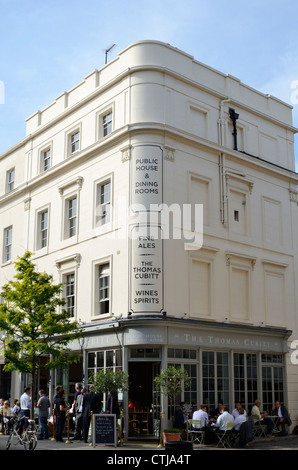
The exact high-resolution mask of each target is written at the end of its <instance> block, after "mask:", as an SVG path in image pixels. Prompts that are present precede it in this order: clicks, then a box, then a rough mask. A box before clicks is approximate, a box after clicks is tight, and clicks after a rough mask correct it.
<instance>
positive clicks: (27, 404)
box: [19, 387, 31, 434]
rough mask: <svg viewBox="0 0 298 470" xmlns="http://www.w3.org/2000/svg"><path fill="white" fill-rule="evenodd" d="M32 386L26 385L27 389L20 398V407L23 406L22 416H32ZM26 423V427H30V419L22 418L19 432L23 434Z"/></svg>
mask: <svg viewBox="0 0 298 470" xmlns="http://www.w3.org/2000/svg"><path fill="white" fill-rule="evenodd" d="M30 393H31V388H30V387H25V391H24V393H23V395H21V398H20V407H21V418H22V417H23V416H25V417H26V418H30V409H31V398H30ZM24 425H25V429H26V428H27V427H28V419H24V420H23V419H22V421H21V422H20V427H19V433H20V434H21V432H22V429H23V426H24Z"/></svg>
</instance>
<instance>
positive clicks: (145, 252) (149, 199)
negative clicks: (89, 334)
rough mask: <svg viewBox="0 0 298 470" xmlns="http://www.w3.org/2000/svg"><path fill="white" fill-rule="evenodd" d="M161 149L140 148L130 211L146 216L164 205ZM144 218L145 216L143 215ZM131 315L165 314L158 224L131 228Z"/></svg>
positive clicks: (134, 160) (133, 173)
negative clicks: (163, 311)
mask: <svg viewBox="0 0 298 470" xmlns="http://www.w3.org/2000/svg"><path fill="white" fill-rule="evenodd" d="M162 160H163V155H162V149H161V148H160V147H158V146H154V145H140V146H137V147H135V148H134V149H133V152H132V160H131V204H132V206H131V208H132V211H133V212H140V213H146V214H147V216H148V217H147V220H148V219H149V220H150V212H151V211H152V206H153V207H154V209H153V212H154V211H156V207H158V206H160V205H161V204H162V166H163V165H162ZM144 216H145V214H144ZM130 238H131V245H130V246H131V253H130V270H131V273H130V311H131V312H133V313H138V314H141V313H144V314H151V313H155V314H156V313H161V312H162V310H163V241H162V239H163V237H162V229H161V227H160V226H159V225H158V224H150V222H149V223H143V224H142V223H138V224H135V225H132V226H131V227H130Z"/></svg>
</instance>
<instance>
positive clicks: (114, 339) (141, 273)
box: [0, 41, 298, 435]
mask: <svg viewBox="0 0 298 470" xmlns="http://www.w3.org/2000/svg"><path fill="white" fill-rule="evenodd" d="M244 79H245V77H244ZM295 133H296V129H295V128H294V127H293V123H292V110H291V107H290V106H289V105H287V104H285V103H283V102H282V101H280V100H279V99H277V98H274V97H272V96H269V95H264V94H262V93H260V92H258V91H257V90H254V89H252V88H250V87H248V86H246V85H245V84H244V83H242V81H240V80H239V79H237V78H235V77H233V76H230V75H226V74H223V73H221V72H219V71H217V70H214V69H212V68H210V67H208V66H207V65H204V64H202V63H200V62H198V61H197V60H195V59H194V58H193V57H192V56H190V55H188V54H187V53H185V52H182V51H180V50H178V49H176V48H174V47H171V46H170V45H168V44H164V43H160V42H156V41H141V42H137V43H134V44H132V45H130V46H129V47H127V48H126V49H125V50H123V51H122V52H121V53H120V54H119V55H118V57H117V58H116V59H115V60H113V61H111V62H110V63H109V64H107V65H105V66H104V67H103V68H101V69H100V70H95V71H94V72H92V73H90V74H89V75H88V76H86V77H85V79H84V80H83V81H82V82H81V83H79V84H78V85H77V86H76V87H74V88H73V89H72V90H70V91H68V92H64V93H62V94H61V95H60V96H58V97H57V99H56V100H55V101H54V102H53V103H51V104H50V105H49V106H48V107H47V108H45V109H43V110H41V111H38V112H36V113H35V114H34V115H33V116H31V117H29V118H28V119H27V132H26V137H25V138H24V139H23V141H21V142H20V143H18V144H16V145H15V146H14V147H13V148H11V149H10V150H8V151H7V152H5V153H3V154H2V155H1V156H0V169H1V172H0V174H1V175H2V178H0V233H1V234H2V238H1V239H0V241H1V243H2V252H1V254H2V264H1V270H0V285H3V284H4V283H5V282H7V280H8V279H11V278H12V276H13V274H14V266H13V264H12V263H13V262H14V261H15V260H16V258H17V256H19V255H22V254H23V253H24V251H25V250H27V249H28V250H30V251H32V252H34V262H35V263H36V264H37V266H38V268H39V269H40V270H46V271H48V272H50V273H52V274H53V275H54V278H55V280H56V281H59V282H60V281H63V282H65V297H66V300H67V307H68V308H69V310H70V311H71V313H72V315H73V317H74V318H75V319H76V320H78V321H79V322H80V323H81V325H82V328H83V330H84V339H83V341H81V342H80V344H77V345H73V348H74V350H76V351H77V352H78V353H80V354H82V360H81V364H80V366H79V367H76V368H73V369H72V370H67V371H62V372H63V373H62V372H61V374H60V373H59V374H58V377H56V378H53V377H52V382H51V384H50V388H51V390H50V392H51V391H52V387H53V386H54V385H55V383H57V381H58V382H61V381H62V382H64V385H65V386H66V385H67V384H68V383H69V386H70V388H69V394H70V396H71V393H72V389H71V387H72V386H73V383H74V382H77V381H81V380H84V381H85V382H87V381H88V380H87V376H88V373H89V372H93V371H94V370H96V368H102V367H123V368H124V370H126V371H128V372H129V375H130V381H131V383H132V385H131V390H130V392H129V393H128V394H125V395H124V397H123V398H124V410H125V411H126V410H127V406H128V400H129V399H132V400H134V401H137V402H138V405H139V408H142V410H143V412H145V410H146V412H147V409H148V410H149V431H148V432H149V435H150V434H153V432H154V429H153V422H154V419H156V418H158V417H159V412H160V410H163V411H165V409H166V399H165V398H163V399H162V402H161V408H160V404H159V399H158V398H157V397H156V394H155V393H154V390H153V378H154V376H155V375H156V374H157V373H158V372H159V370H160V369H161V368H164V367H166V366H167V365H168V364H178V365H181V366H182V367H184V368H186V369H187V371H188V373H189V375H190V376H191V377H192V379H193V380H192V385H191V387H190V389H189V390H185V392H184V393H183V395H182V397H181V399H182V400H183V401H185V402H187V403H189V404H191V405H192V406H193V407H198V406H199V405H200V404H201V403H203V402H206V403H208V406H209V407H210V409H211V408H213V407H215V406H216V405H217V402H218V401H219V400H222V401H223V402H224V403H225V404H227V405H229V406H230V408H232V407H234V402H235V400H241V401H242V403H243V406H244V407H245V408H246V409H248V410H249V409H250V408H251V406H252V404H253V402H254V400H255V399H257V398H259V399H260V400H261V401H262V406H263V409H271V407H272V403H274V401H275V400H276V399H279V400H281V401H283V402H285V404H286V405H287V407H288V408H289V412H290V414H291V418H292V420H293V423H294V424H295V422H296V421H297V420H298V398H297V384H298V366H297V365H295V363H294V362H295V361H293V354H294V352H295V349H291V346H293V344H292V343H293V341H295V340H296V339H298V338H297V335H298V331H297V297H296V292H297V282H298V276H297V274H298V270H297V268H298V264H297V260H298V253H297V234H298V207H297V191H296V188H297V184H298V175H297V173H296V172H295V161H294V134H295ZM199 204H202V205H203V225H202V227H201V224H200V214H201V212H200V208H199V206H196V205H199ZM190 207H191V208H192V210H191V213H190V212H189V208H190ZM201 228H203V236H202V234H201ZM2 375H3V374H2ZM11 379H12V380H11V382H10V377H5V374H4V375H3V377H2V384H5V383H7V384H9V385H7V387H8V388H7V390H8V389H9V387H11V392H10V393H11V398H15V395H16V394H17V393H18V391H19V385H20V384H19V381H18V380H17V379H16V378H15V377H12V378H11ZM47 380H48V377H47V376H44V377H41V383H44V384H46V383H47ZM42 381H43V382H42ZM178 401H179V400H178ZM150 410H152V413H151V411H150ZM165 417H166V418H167V414H165ZM125 426H126V428H125V429H126V432H127V435H132V434H133V433H135V432H140V433H142V432H143V430H142V429H140V430H136V428H135V427H134V428H132V427H130V426H129V415H128V413H125ZM145 433H146V434H147V430H146V431H145Z"/></svg>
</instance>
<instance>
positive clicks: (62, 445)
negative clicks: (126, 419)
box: [0, 434, 298, 454]
mask: <svg viewBox="0 0 298 470" xmlns="http://www.w3.org/2000/svg"><path fill="white" fill-rule="evenodd" d="M7 439H8V436H6V435H4V436H0V451H1V450H5V446H6V442H7ZM158 444H159V443H158V441H138V440H135V441H127V442H124V443H123V446H117V447H114V446H112V445H96V446H95V447H93V445H92V444H90V443H88V444H86V443H84V442H83V441H71V443H67V440H65V441H64V442H56V441H52V440H50V439H49V440H41V441H38V442H37V447H36V450H39V451H41V450H46V451H53V450H55V451H56V450H66V451H69V450H76V451H77V450H79V451H94V450H95V451H98V450H104V451H107V452H108V453H110V454H115V453H116V454H118V453H119V454H123V453H126V452H127V453H129V454H131V453H138V452H139V451H147V452H149V453H153V454H158V453H164V452H165V448H164V447H162V448H159V445H158ZM13 450H21V451H22V450H24V448H23V447H22V446H21V445H20V444H17V445H14V443H12V445H11V448H10V450H9V452H11V451H13ZM204 450H205V451H206V450H207V451H208V450H209V451H214V450H219V451H220V450H227V449H223V448H221V447H214V446H210V445H208V446H206V445H204V446H199V445H194V447H193V451H204ZM229 450H231V451H234V450H238V451H239V450H244V451H251V450H298V436H297V435H292V434H290V435H288V436H282V437H270V438H269V437H264V438H256V439H254V440H253V441H252V442H250V443H249V444H248V445H247V446H246V447H244V448H242V449H239V448H238V447H235V448H232V449H229Z"/></svg>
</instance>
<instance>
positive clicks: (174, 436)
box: [162, 432, 181, 443]
mask: <svg viewBox="0 0 298 470" xmlns="http://www.w3.org/2000/svg"><path fill="white" fill-rule="evenodd" d="M180 436H181V434H180V433H178V432H163V433H162V437H163V442H164V443H165V442H173V441H180Z"/></svg>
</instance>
